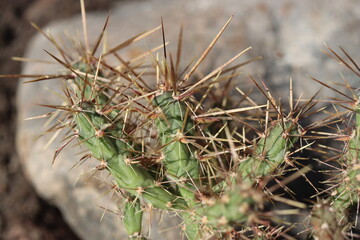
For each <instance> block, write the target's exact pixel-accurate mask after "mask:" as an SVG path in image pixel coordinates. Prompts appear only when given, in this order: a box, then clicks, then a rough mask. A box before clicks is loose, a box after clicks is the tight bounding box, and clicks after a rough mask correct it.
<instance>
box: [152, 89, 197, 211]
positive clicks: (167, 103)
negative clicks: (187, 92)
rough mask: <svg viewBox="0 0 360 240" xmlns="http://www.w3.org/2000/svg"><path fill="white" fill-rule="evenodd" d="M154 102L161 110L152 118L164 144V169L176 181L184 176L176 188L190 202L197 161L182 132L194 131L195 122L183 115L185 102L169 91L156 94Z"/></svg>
mask: <svg viewBox="0 0 360 240" xmlns="http://www.w3.org/2000/svg"><path fill="white" fill-rule="evenodd" d="M153 103H154V105H155V106H156V107H159V110H160V111H161V113H160V114H159V115H160V116H159V117H158V118H157V119H156V120H155V121H156V125H157V128H158V131H159V138H160V143H161V145H162V146H163V149H162V151H163V155H164V159H163V164H164V166H165V168H166V173H167V175H168V176H169V177H170V178H172V179H174V180H176V181H179V180H184V181H186V180H187V181H186V183H185V184H183V183H180V182H178V188H179V192H180V194H181V196H182V197H183V198H184V199H185V200H186V201H187V202H188V203H189V204H190V205H192V204H193V199H194V188H193V187H192V186H191V184H192V182H197V179H198V178H199V162H198V160H197V159H196V158H195V156H194V151H193V150H192V147H191V146H190V145H188V144H186V143H183V140H184V139H185V135H186V134H192V133H193V132H194V129H193V128H194V124H193V122H192V120H191V119H190V118H189V117H187V116H186V115H187V113H186V109H187V107H188V106H187V105H186V104H185V103H184V102H181V101H178V100H175V99H174V98H173V96H172V93H171V92H164V93H163V94H161V95H159V96H157V97H155V98H154V100H153ZM190 179H191V181H189V180H190Z"/></svg>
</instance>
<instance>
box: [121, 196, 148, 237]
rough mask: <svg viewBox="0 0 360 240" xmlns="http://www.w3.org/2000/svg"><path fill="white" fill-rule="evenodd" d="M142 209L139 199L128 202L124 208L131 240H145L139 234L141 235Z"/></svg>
mask: <svg viewBox="0 0 360 240" xmlns="http://www.w3.org/2000/svg"><path fill="white" fill-rule="evenodd" d="M142 215H143V212H142V209H141V205H140V202H139V199H137V200H136V201H126V202H125V207H124V226H125V229H126V231H127V233H128V235H129V236H130V239H144V240H145V238H142V237H138V236H137V234H139V233H141V220H142Z"/></svg>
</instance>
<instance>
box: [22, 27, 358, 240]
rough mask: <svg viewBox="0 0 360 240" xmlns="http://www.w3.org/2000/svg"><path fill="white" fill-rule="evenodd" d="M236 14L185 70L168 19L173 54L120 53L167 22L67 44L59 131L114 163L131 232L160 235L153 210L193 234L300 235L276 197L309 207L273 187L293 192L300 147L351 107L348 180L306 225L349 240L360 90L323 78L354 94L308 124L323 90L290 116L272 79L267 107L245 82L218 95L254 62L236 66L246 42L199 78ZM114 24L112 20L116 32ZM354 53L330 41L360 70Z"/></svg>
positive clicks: (318, 202) (343, 157) (345, 159)
mask: <svg viewBox="0 0 360 240" xmlns="http://www.w3.org/2000/svg"><path fill="white" fill-rule="evenodd" d="M228 23H229V21H228V22H227V23H226V24H225V25H224V27H223V28H222V29H221V31H220V32H219V34H218V35H217V36H216V37H215V39H214V40H213V41H212V42H211V44H210V45H209V47H208V48H206V50H205V51H204V53H203V54H202V56H201V57H200V58H199V60H198V61H197V62H196V63H195V64H194V65H193V66H192V67H191V66H187V67H186V68H185V70H181V68H180V55H181V46H182V45H181V36H182V31H181V34H180V35H179V36H180V37H179V44H178V48H179V49H178V53H177V57H176V60H175V61H174V60H173V59H172V57H171V56H170V57H169V56H167V55H168V53H167V50H166V47H165V37H164V36H165V34H164V26H163V25H161V26H162V28H161V29H162V34H163V40H164V41H163V42H164V44H163V50H164V58H163V59H160V58H159V54H158V53H154V52H153V51H148V52H146V53H145V54H143V58H141V59H140V61H131V60H128V61H126V60H124V59H123V58H122V57H121V56H120V55H119V54H118V53H117V51H118V50H120V49H122V48H124V47H128V45H131V43H132V42H134V41H137V40H138V39H141V38H143V37H145V36H147V35H149V34H150V33H156V32H157V31H155V30H157V29H159V28H156V29H155V30H150V31H147V32H144V33H142V34H139V35H137V36H136V37H133V38H131V39H130V40H128V41H126V42H124V43H121V44H119V45H118V46H116V47H115V48H113V49H110V50H109V51H107V52H102V53H100V54H97V52H98V51H97V48H98V46H99V44H100V42H101V40H102V37H103V35H104V32H102V33H101V34H100V37H99V39H98V41H97V42H96V43H95V45H94V48H93V49H89V47H86V45H87V44H85V47H84V49H80V50H78V51H77V52H81V55H80V56H74V57H73V58H70V57H69V56H71V54H70V53H66V54H64V52H65V50H63V49H60V53H61V55H62V57H63V59H60V58H58V57H55V56H54V55H53V54H51V53H49V54H50V55H51V56H52V57H53V59H55V60H56V61H57V62H58V63H60V64H61V65H62V66H63V67H65V68H66V73H64V74H63V77H62V78H63V79H64V81H65V84H66V88H65V89H64V93H65V96H66V97H67V99H68V101H67V103H65V104H64V105H62V106H50V105H47V106H48V107H54V108H55V109H56V111H65V112H67V114H66V115H65V116H64V115H60V116H62V117H63V119H61V120H60V121H57V123H56V125H57V127H56V129H58V128H65V127H66V128H69V127H70V129H71V130H72V132H73V133H74V134H75V136H76V137H77V139H78V142H79V143H80V145H83V146H86V148H87V149H88V150H89V152H90V155H91V157H92V158H94V159H97V160H99V161H100V164H99V167H97V170H103V169H107V170H108V172H109V174H110V175H111V176H112V178H113V180H114V181H115V182H116V185H117V191H119V192H121V193H122V195H123V196H124V204H123V205H122V212H123V215H122V217H123V223H124V226H125V229H126V231H127V233H128V235H129V239H147V238H148V236H146V234H144V233H143V231H142V229H141V226H142V216H143V211H144V209H145V208H151V209H160V210H165V211H169V212H176V213H177V215H178V216H179V217H180V218H181V219H182V222H181V227H180V229H181V230H182V231H183V233H184V236H186V238H187V239H189V240H198V239H199V240H200V239H275V238H284V239H296V236H297V235H296V234H297V233H292V234H290V233H288V230H291V228H292V227H291V226H288V225H289V224H288V225H286V224H285V223H284V224H281V223H279V221H276V220H275V219H279V218H276V217H275V215H276V214H277V211H276V210H274V211H273V212H272V211H271V210H270V213H269V206H276V204H277V202H282V203H285V204H287V206H289V209H290V208H292V209H293V208H294V207H295V208H296V207H298V206H304V204H303V203H299V204H297V201H296V200H294V199H296V195H295V194H294V195H293V196H292V198H287V197H286V196H287V195H286V196H285V195H284V197H283V196H282V195H283V194H282V193H280V194H278V193H275V192H273V191H272V190H271V189H272V188H273V187H271V184H274V182H276V184H278V186H279V187H278V188H282V189H283V190H284V191H283V192H284V193H285V192H287V193H289V192H291V190H289V191H287V190H288V189H287V187H286V183H287V182H290V181H292V180H289V179H287V178H286V177H285V173H286V172H288V171H293V172H294V171H295V172H296V171H297V172H298V173H299V174H298V175H299V176H301V175H303V174H301V170H300V169H299V166H300V165H299V163H298V162H297V159H298V158H299V159H300V158H301V156H300V157H298V156H299V155H301V153H302V152H303V151H304V150H305V149H306V148H310V147H309V146H311V148H315V147H313V144H312V143H310V141H309V139H311V141H316V136H315V135H316V134H314V135H312V136H308V135H307V133H311V132H312V131H314V132H315V128H317V127H319V126H320V125H321V126H322V127H324V126H325V127H329V128H331V126H332V125H331V124H332V123H334V122H336V123H337V124H340V123H342V122H344V121H342V120H343V116H344V115H345V112H347V113H348V114H349V115H352V116H354V118H352V119H355V121H351V122H347V124H348V126H349V127H348V128H346V129H345V128H344V129H342V130H337V131H338V132H337V133H336V134H333V135H334V139H335V138H337V140H340V141H343V142H344V149H342V150H341V154H340V155H339V157H337V158H336V159H335V161H336V163H337V164H338V165H339V166H340V167H335V165H336V164H335V165H334V168H336V169H341V177H340V178H339V175H337V176H335V177H337V179H336V181H333V179H331V180H329V182H332V183H333V185H331V186H330V187H328V188H326V189H322V190H321V192H326V193H327V194H325V195H326V196H323V195H319V196H316V199H315V198H312V199H309V200H308V202H307V203H306V204H308V205H305V206H306V207H307V208H308V210H309V218H310V219H311V221H309V224H308V225H307V226H306V227H307V228H308V229H310V230H309V231H308V234H309V236H312V237H313V238H315V239H347V238H348V237H349V232H351V227H352V226H354V222H353V220H351V219H350V218H349V217H348V216H349V211H350V208H351V207H352V206H353V205H356V204H357V203H358V198H359V191H360V185H359V182H360V151H359V147H358V146H359V143H360V110H359V109H360V104H359V100H358V98H357V97H356V96H357V95H356V93H354V97H348V96H347V95H346V94H345V93H342V92H339V91H338V90H336V89H335V88H333V87H331V86H329V85H327V84H324V83H322V82H320V81H318V80H316V81H318V82H320V83H321V84H323V85H326V86H327V87H329V88H330V89H332V90H334V91H336V92H337V93H340V94H341V95H342V96H344V97H347V98H348V99H346V101H345V100H344V101H340V100H338V101H335V100H334V101H332V102H331V101H329V103H330V102H331V103H332V104H333V105H336V104H338V109H340V108H342V109H346V110H344V111H343V112H339V111H337V112H336V113H331V116H330V117H327V118H325V119H324V120H323V122H322V124H310V125H308V126H301V122H302V120H303V119H304V118H306V117H309V116H311V115H312V113H317V112H320V111H323V112H325V111H324V110H323V108H320V109H319V110H314V109H315V106H316V104H317V101H316V99H315V97H314V98H312V99H310V100H307V101H302V100H301V99H299V100H297V101H295V104H294V99H290V104H289V105H290V111H289V112H288V113H287V114H285V106H283V105H284V104H282V103H281V102H280V101H275V99H274V98H273V96H272V95H271V93H270V91H268V89H267V87H266V85H265V84H264V83H263V87H261V86H260V85H259V84H258V83H257V82H256V81H254V82H255V85H256V86H257V88H258V89H259V90H260V91H259V92H260V93H261V94H262V95H263V96H265V101H264V103H263V104H258V103H255V101H254V100H252V99H251V98H250V96H248V95H247V94H246V93H245V92H244V91H239V92H240V93H241V96H240V99H241V100H239V101H233V102H232V101H231V99H232V98H231V97H228V96H223V95H221V96H219V95H216V94H217V93H218V92H219V89H221V88H223V89H225V91H229V89H230V88H232V87H233V85H232V80H233V79H234V78H235V77H237V76H238V75H239V74H238V73H237V72H236V71H237V69H238V68H239V67H241V66H243V65H244V64H245V63H247V62H250V61H251V60H250V61H245V62H244V63H241V64H238V65H236V66H233V67H230V64H232V63H233V62H234V61H235V60H237V59H238V58H239V57H240V56H242V55H243V53H244V52H246V51H247V50H246V51H243V52H241V53H239V54H238V55H236V56H235V57H234V58H232V59H230V60H229V61H227V62H226V63H224V64H223V65H221V66H220V67H218V68H217V69H215V70H214V71H212V72H210V73H209V74H207V75H205V77H202V78H198V77H196V76H195V75H196V74H195V73H196V71H198V66H199V65H200V63H201V62H202V61H203V60H204V58H205V57H206V56H207V54H208V53H209V51H210V50H211V49H212V48H213V46H214V44H215V43H216V41H217V40H218V38H219V37H220V35H221V34H222V33H223V31H224V29H225V28H226V26H227V24H228ZM106 25H107V21H106V24H105V27H104V29H106ZM44 34H45V33H44ZM47 37H48V38H49V39H52V38H51V37H49V36H47ZM57 47H58V46H57ZM343 52H344V53H345V55H346V56H347V58H348V59H349V60H350V63H347V62H346V61H345V60H343V58H341V57H339V55H337V54H336V53H335V52H333V51H332V50H331V49H330V53H332V54H334V56H335V57H337V59H338V60H339V61H340V62H342V63H343V64H344V65H345V66H347V67H348V68H349V69H350V70H352V71H353V72H354V73H355V74H357V75H358V76H359V74H360V70H359V68H358V67H357V65H356V63H355V61H354V60H353V59H352V58H350V56H349V55H348V54H347V53H346V52H345V51H343ZM109 55H111V56H114V57H115V58H116V59H117V60H119V62H120V64H118V65H110V63H108V62H107V61H106V56H109ZM351 64H353V65H354V67H352V65H351ZM143 66H146V68H143ZM149 66H150V67H149ZM144 69H145V70H144ZM148 69H150V70H148ZM189 69H190V70H189ZM146 71H149V73H148V74H146ZM140 73H141V74H140ZM22 77H26V76H22ZM51 78H57V79H58V78H59V74H57V75H56V76H55V75H46V74H44V76H43V77H41V78H39V79H34V80H30V81H29V82H34V81H39V80H43V79H51ZM250 78H251V77H250ZM251 79H252V78H251ZM150 82H152V83H153V84H150ZM149 85H151V86H154V85H155V86H154V87H149ZM348 88H349V89H350V90H353V91H354V92H355V91H356V90H354V89H352V88H350V87H348ZM290 96H291V98H292V92H291V95H290ZM301 102H305V103H303V104H301ZM349 102H350V104H347V105H346V104H345V103H349ZM345 105H346V106H345ZM219 106H220V107H219ZM229 106H231V107H229ZM334 119H335V120H334ZM53 129H54V128H53ZM332 129H333V128H332ZM349 129H351V130H350V131H349ZM310 135H311V134H310ZM319 138H320V137H319ZM73 139H74V138H71V140H73ZM65 145H68V143H66V144H64V145H63V146H65ZM61 149H62V147H61V148H60V149H59V150H61ZM58 152H59V151H57V152H56V155H57V154H58ZM332 159H334V158H332ZM320 161H326V159H320ZM294 169H295V170H294ZM296 169H298V170H296ZM314 171H316V170H314ZM304 177H305V178H306V176H304ZM271 182H272V183H271ZM334 182H335V183H334ZM275 188H276V187H275ZM319 192H320V190H319ZM311 206H313V207H312V210H311ZM289 212H290V210H289ZM295 212H296V211H295ZM295 214H298V212H297V213H295ZM280 219H281V216H280ZM284 222H285V221H284ZM290 225H291V224H290ZM334 237H335V238H334ZM150 238H151V236H150Z"/></svg>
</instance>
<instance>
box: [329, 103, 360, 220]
mask: <svg viewBox="0 0 360 240" xmlns="http://www.w3.org/2000/svg"><path fill="white" fill-rule="evenodd" d="M355 114H356V126H355V129H354V133H353V134H354V135H353V137H352V138H351V139H350V140H349V143H348V144H349V150H348V152H347V154H346V155H345V156H344V161H345V164H346V166H347V167H348V169H347V175H346V178H347V181H345V180H342V182H341V183H340V185H339V187H338V188H337V192H338V194H337V196H335V199H334V207H335V209H336V210H337V212H338V215H339V216H340V217H343V216H346V215H347V214H346V212H347V210H348V208H349V207H350V206H351V205H352V204H355V203H357V202H358V201H359V191H360V181H359V180H358V179H357V176H360V109H359V107H358V109H357V111H356V112H355ZM344 224H346V222H345V223H344Z"/></svg>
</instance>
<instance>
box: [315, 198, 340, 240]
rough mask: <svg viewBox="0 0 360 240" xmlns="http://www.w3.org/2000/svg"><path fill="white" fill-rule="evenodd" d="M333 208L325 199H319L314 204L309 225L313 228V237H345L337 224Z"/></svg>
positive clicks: (320, 238) (328, 238)
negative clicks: (319, 200)
mask: <svg viewBox="0 0 360 240" xmlns="http://www.w3.org/2000/svg"><path fill="white" fill-rule="evenodd" d="M334 213H335V209H334V208H333V207H331V206H330V204H329V203H327V202H326V201H321V202H320V203H317V204H315V205H314V207H313V209H312V213H311V225H312V226H313V229H314V233H313V234H314V239H316V240H332V239H338V240H342V239H345V237H344V235H343V234H342V232H341V228H340V227H339V226H338V221H337V219H336V215H335V214H334Z"/></svg>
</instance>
